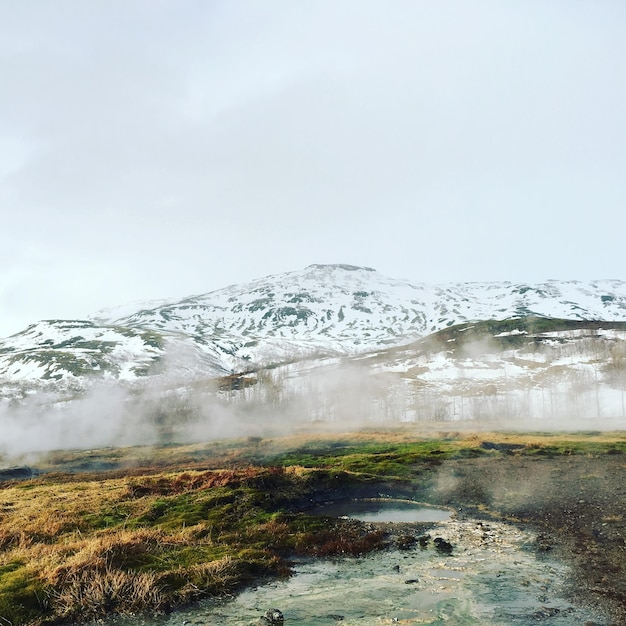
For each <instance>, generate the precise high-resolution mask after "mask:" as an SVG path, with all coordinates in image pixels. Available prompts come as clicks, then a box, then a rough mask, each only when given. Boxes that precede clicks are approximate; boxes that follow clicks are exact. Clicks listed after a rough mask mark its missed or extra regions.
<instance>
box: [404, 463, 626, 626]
mask: <svg viewBox="0 0 626 626" xmlns="http://www.w3.org/2000/svg"><path fill="white" fill-rule="evenodd" d="M625 470H626V456H623V455H610V454H609V455H599V456H594V457H591V456H582V455H581V456H555V457H552V458H550V457H541V456H534V457H527V456H521V455H520V456H517V455H515V454H511V455H509V456H503V457H496V458H477V459H463V460H449V461H445V462H442V463H441V465H440V466H439V467H438V468H437V471H435V472H433V473H432V474H431V475H430V477H429V478H428V479H427V480H425V481H423V482H422V483H421V484H420V485H418V487H417V492H416V494H415V499H422V500H426V501H431V502H433V503H438V504H446V505H450V506H453V507H455V508H456V509H457V510H459V515H468V516H471V517H476V516H485V517H487V518H491V519H502V520H506V521H511V522H516V523H522V524H529V525H530V526H532V527H533V528H534V529H535V530H536V531H537V532H538V539H537V550H538V551H540V552H549V553H550V555H551V556H553V557H555V558H557V559H559V560H562V561H564V562H566V563H568V564H569V565H571V567H572V581H571V588H570V594H571V599H572V600H573V601H577V602H579V603H583V604H586V605H590V606H595V607H598V608H600V609H601V610H602V612H604V613H605V614H607V613H608V614H609V615H610V616H611V619H612V620H613V622H612V624H615V625H617V624H626V480H625V478H626V471H625Z"/></svg>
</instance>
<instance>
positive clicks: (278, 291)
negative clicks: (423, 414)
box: [0, 265, 626, 398]
mask: <svg viewBox="0 0 626 626" xmlns="http://www.w3.org/2000/svg"><path fill="white" fill-rule="evenodd" d="M155 304H156V306H155ZM120 314H121V315H122V316H120ZM528 316H535V317H540V318H541V317H547V318H562V319H569V320H606V321H624V320H626V282H624V281H617V280H604V281H594V282H590V283H582V282H578V281H570V282H560V281H548V282H546V283H542V284H539V285H529V284H517V283H455V284H448V285H427V284H424V283H410V282H408V281H405V280H396V279H392V278H388V277H385V276H382V275H381V274H379V273H378V272H376V271H375V270H372V269H370V268H363V267H356V266H351V265H312V266H310V267H307V268H305V269H304V270H301V271H295V272H289V273H285V274H279V275H274V276H269V277H266V278H262V279H259V280H256V281H252V282H251V283H247V284H245V285H235V286H230V287H226V288H224V289H220V290H218V291H214V292H211V293H207V294H203V295H199V296H193V297H189V298H185V299H183V300H180V301H178V302H172V301H160V302H158V303H154V302H152V303H147V304H146V305H142V304H133V305H127V306H124V307H117V308H113V309H109V310H106V311H100V312H99V313H96V314H94V315H93V316H92V317H91V319H90V320H70V321H65V320H56V321H54V320H53V321H45V322H39V323H38V324H34V325H32V326H30V327H29V328H27V329H26V330H25V331H23V332H21V333H18V334H16V335H13V336H12V337H9V338H7V339H4V340H0V390H1V391H0V393H1V394H2V396H3V397H5V398H17V397H23V396H24V395H25V394H27V393H29V392H31V391H34V390H37V389H41V388H46V389H50V388H53V389H54V390H60V389H64V390H84V389H86V388H88V387H89V386H90V385H91V384H92V383H93V381H96V380H112V381H124V382H126V383H133V381H141V380H143V379H145V378H146V377H160V378H168V379H169V378H172V377H174V378H176V379H177V380H180V381H182V380H196V379H207V378H215V377H219V376H224V375H228V374H230V373H232V372H235V373H236V372H242V371H253V370H258V369H259V368H267V367H274V366H276V365H278V364H285V363H291V362H297V361H300V360H302V359H311V358H315V357H346V356H355V355H358V354H366V353H369V352H372V351H379V350H382V349H385V348H393V347H395V346H401V345H405V344H409V343H411V342H412V341H415V340H417V339H419V338H421V337H424V336H427V335H429V334H431V333H436V332H439V331H441V330H442V329H445V328H449V327H452V326H455V325H458V324H462V323H467V322H475V321H481V320H492V319H496V320H497V319H500V320H501V319H508V318H520V317H522V318H523V317H528Z"/></svg>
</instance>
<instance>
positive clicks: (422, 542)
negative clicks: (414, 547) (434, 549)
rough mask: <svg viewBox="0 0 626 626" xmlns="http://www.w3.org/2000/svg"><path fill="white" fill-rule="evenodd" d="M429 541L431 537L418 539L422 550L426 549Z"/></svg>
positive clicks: (426, 536) (423, 536)
mask: <svg viewBox="0 0 626 626" xmlns="http://www.w3.org/2000/svg"><path fill="white" fill-rule="evenodd" d="M429 541H430V535H422V536H421V537H418V538H417V542H418V543H419V544H420V548H422V550H423V549H424V548H426V546H427V545H428V542H429Z"/></svg>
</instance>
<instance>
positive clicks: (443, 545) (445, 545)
mask: <svg viewBox="0 0 626 626" xmlns="http://www.w3.org/2000/svg"><path fill="white" fill-rule="evenodd" d="M433 543H434V544H435V550H437V552H439V554H452V544H451V543H450V542H448V541H446V540H445V539H443V537H435V539H434V540H433Z"/></svg>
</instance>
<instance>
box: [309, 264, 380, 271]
mask: <svg viewBox="0 0 626 626" xmlns="http://www.w3.org/2000/svg"><path fill="white" fill-rule="evenodd" d="M306 269H307V270H310V269H316V270H344V271H346V272H357V271H364V272H375V271H376V270H375V269H374V268H373V267H363V266H360V265H348V264H347V263H313V264H312V265H309V266H308V267H307V268H306Z"/></svg>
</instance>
